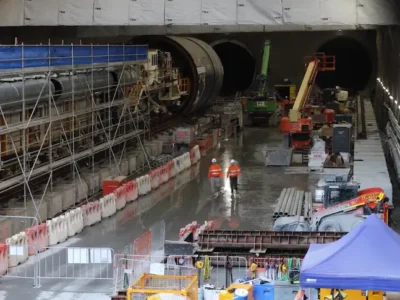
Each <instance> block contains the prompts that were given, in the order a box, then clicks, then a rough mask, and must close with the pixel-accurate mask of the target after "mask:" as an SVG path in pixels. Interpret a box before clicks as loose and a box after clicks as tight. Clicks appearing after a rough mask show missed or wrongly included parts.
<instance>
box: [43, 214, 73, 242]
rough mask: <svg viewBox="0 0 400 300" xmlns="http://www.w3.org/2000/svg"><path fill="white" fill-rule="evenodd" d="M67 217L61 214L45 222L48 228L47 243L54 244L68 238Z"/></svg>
mask: <svg viewBox="0 0 400 300" xmlns="http://www.w3.org/2000/svg"><path fill="white" fill-rule="evenodd" d="M67 223H68V222H67V218H66V217H65V216H64V215H61V216H59V217H57V218H54V219H52V220H50V221H47V222H46V225H47V228H48V229H49V245H50V246H52V245H56V244H58V243H62V242H64V241H66V240H67V238H68V224H67Z"/></svg>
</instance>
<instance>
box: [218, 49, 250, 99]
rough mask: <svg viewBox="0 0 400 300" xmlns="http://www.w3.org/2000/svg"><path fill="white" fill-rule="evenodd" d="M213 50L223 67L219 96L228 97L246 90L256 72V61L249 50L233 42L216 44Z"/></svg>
mask: <svg viewBox="0 0 400 300" xmlns="http://www.w3.org/2000/svg"><path fill="white" fill-rule="evenodd" d="M213 48H214V51H215V52H216V53H217V55H218V56H219V58H220V60H221V63H222V65H223V67H224V82H223V84H222V89H221V92H220V96H222V97H228V96H232V95H234V94H235V93H236V92H243V91H245V90H247V89H248V88H249V87H250V85H251V84H252V82H253V79H254V74H255V71H256V60H255V58H254V57H253V55H252V54H251V53H250V52H249V50H248V49H246V47H245V46H244V45H241V44H240V42H235V41H223V42H217V43H216V44H215V45H213Z"/></svg>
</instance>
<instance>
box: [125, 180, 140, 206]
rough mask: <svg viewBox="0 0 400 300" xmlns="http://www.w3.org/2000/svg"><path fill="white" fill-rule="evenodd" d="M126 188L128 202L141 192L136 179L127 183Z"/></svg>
mask: <svg viewBox="0 0 400 300" xmlns="http://www.w3.org/2000/svg"><path fill="white" fill-rule="evenodd" d="M124 188H125V200H126V202H132V201H135V200H136V199H137V198H138V196H139V194H138V187H137V183H136V180H132V181H129V182H127V183H125V185H124Z"/></svg>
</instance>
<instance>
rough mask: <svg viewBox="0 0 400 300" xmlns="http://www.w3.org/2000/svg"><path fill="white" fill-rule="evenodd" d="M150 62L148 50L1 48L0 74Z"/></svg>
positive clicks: (139, 48)
mask: <svg viewBox="0 0 400 300" xmlns="http://www.w3.org/2000/svg"><path fill="white" fill-rule="evenodd" d="M142 60H147V46H133V45H132V46H131V45H125V46H114V45H112V46H111V45H110V46H86V45H71V46H64V45H60V46H58V45H50V46H44V45H43V46H0V70H9V69H21V68H34V67H49V66H50V67H54V66H72V65H90V64H96V63H108V62H110V63H114V62H124V61H142Z"/></svg>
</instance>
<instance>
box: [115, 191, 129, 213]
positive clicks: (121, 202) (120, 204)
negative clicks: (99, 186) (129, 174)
mask: <svg viewBox="0 0 400 300" xmlns="http://www.w3.org/2000/svg"><path fill="white" fill-rule="evenodd" d="M114 195H115V207H116V209H117V210H121V209H123V208H124V207H125V206H126V198H125V188H124V187H123V186H120V187H119V188H117V189H116V190H115V191H114Z"/></svg>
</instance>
